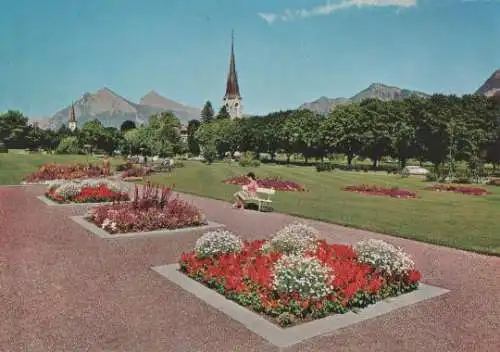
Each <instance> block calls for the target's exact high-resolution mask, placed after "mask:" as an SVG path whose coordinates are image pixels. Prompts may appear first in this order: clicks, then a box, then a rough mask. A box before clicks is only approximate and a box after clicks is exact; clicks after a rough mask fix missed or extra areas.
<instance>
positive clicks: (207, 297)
mask: <svg viewBox="0 0 500 352" xmlns="http://www.w3.org/2000/svg"><path fill="white" fill-rule="evenodd" d="M151 269H152V270H154V271H156V272H157V273H158V274H160V275H161V276H163V277H165V278H166V279H167V280H169V281H171V282H173V283H175V284H176V285H178V286H180V287H181V288H183V289H184V290H186V291H187V292H189V293H191V294H193V295H195V296H196V297H198V298H199V299H201V300H202V301H203V302H205V303H206V304H208V305H210V306H212V307H214V308H215V309H217V310H219V311H221V312H223V313H225V314H226V315H228V316H229V317H231V318H233V319H234V320H236V321H238V322H240V323H241V324H243V325H244V326H245V327H246V328H247V329H249V330H251V331H253V332H254V333H256V334H257V335H259V336H261V337H262V338H264V339H266V340H267V341H269V342H270V343H272V344H273V345H275V346H277V347H279V348H284V347H290V346H292V345H295V344H297V343H299V342H302V341H304V340H307V339H310V338H313V337H316V336H319V335H324V334H328V333H333V332H335V331H337V330H339V329H341V328H345V327H347V326H350V325H354V324H357V323H360V322H362V321H365V320H368V319H372V318H375V317H378V316H381V315H383V314H387V313H390V312H392V311H394V310H396V309H399V308H402V307H406V306H409V305H412V304H415V303H419V302H422V301H425V300H428V299H430V298H434V297H437V296H440V295H442V294H445V293H447V292H449V290H447V289H443V288H440V287H435V286H430V285H426V284H420V285H419V288H418V289H417V290H416V291H413V292H410V293H406V294H403V295H401V296H398V297H391V298H390V299H387V300H384V301H380V302H377V303H375V304H373V305H370V306H368V307H366V308H363V309H361V310H360V311H359V312H358V313H354V312H348V313H345V314H337V315H331V316H328V317H325V318H322V319H318V320H314V321H311V322H307V323H304V324H301V325H298V326H294V327H290V328H281V327H279V326H278V325H275V324H273V323H271V322H270V321H268V320H266V319H265V318H264V317H262V316H260V315H259V314H257V313H254V312H252V311H251V310H249V309H246V308H244V307H243V306H240V305H239V304H237V303H236V302H233V301H231V300H228V299H227V298H225V297H224V296H222V295H221V294H219V293H217V292H215V291H214V290H212V289H210V288H208V287H206V286H204V285H203V284H201V283H199V282H197V281H195V280H193V279H191V278H189V277H188V276H187V275H185V274H183V273H181V272H179V270H178V269H179V265H178V264H170V265H162V266H156V267H152V268H151Z"/></svg>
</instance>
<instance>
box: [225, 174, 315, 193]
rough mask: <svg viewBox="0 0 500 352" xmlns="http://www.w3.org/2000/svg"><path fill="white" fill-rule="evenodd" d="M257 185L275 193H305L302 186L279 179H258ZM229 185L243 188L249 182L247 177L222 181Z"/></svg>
mask: <svg viewBox="0 0 500 352" xmlns="http://www.w3.org/2000/svg"><path fill="white" fill-rule="evenodd" d="M256 181H257V184H258V185H259V187H262V188H270V189H274V190H275V191H280V192H303V191H305V188H304V186H302V185H299V184H298V183H295V182H293V181H287V180H282V179H280V178H271V177H268V178H258V179H257V180H256ZM222 182H224V183H227V184H231V185H239V186H243V185H246V184H248V183H249V182H250V180H249V179H248V177H247V176H237V177H233V178H230V179H227V180H224V181H222Z"/></svg>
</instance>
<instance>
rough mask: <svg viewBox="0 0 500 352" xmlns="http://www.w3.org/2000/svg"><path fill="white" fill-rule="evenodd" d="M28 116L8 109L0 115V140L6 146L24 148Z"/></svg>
mask: <svg viewBox="0 0 500 352" xmlns="http://www.w3.org/2000/svg"><path fill="white" fill-rule="evenodd" d="M28 130H29V128H28V118H27V117H25V116H24V115H23V114H22V113H21V112H20V111H14V110H9V111H7V112H6V113H4V114H1V115H0V141H2V142H3V143H4V144H5V146H6V147H7V148H11V149H16V148H17V149H19V148H26V140H25V137H26V135H27V133H28Z"/></svg>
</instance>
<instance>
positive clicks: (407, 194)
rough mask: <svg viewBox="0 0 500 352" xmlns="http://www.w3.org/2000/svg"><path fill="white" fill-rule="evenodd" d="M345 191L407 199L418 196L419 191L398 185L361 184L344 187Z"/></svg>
mask: <svg viewBox="0 0 500 352" xmlns="http://www.w3.org/2000/svg"><path fill="white" fill-rule="evenodd" d="M344 191H347V192H356V193H361V194H367V195H372V196H386V197H392V198H406V199H414V198H418V196H417V193H415V192H412V191H409V190H407V189H402V188H398V187H391V188H387V187H380V186H367V185H359V186H347V187H344Z"/></svg>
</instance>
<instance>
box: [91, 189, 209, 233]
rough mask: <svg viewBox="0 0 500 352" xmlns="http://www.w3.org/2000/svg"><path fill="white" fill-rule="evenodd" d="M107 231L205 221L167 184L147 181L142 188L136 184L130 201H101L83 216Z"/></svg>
mask: <svg viewBox="0 0 500 352" xmlns="http://www.w3.org/2000/svg"><path fill="white" fill-rule="evenodd" d="M85 219H86V220H87V221H90V222H92V223H93V224H95V225H97V226H99V227H100V228H102V229H104V230H105V231H107V232H108V233H112V234H113V233H128V232H146V231H154V230H163V229H165V230H167V229H168V230H173V229H180V228H185V227H196V226H203V225H206V224H207V221H206V219H205V215H204V214H203V213H202V212H201V211H200V210H199V209H198V208H197V207H195V206H194V205H192V204H190V203H188V202H186V201H184V200H181V199H179V198H172V192H171V189H170V188H166V187H159V186H152V185H151V184H147V185H146V186H145V188H144V190H143V192H142V194H141V193H140V192H139V188H138V186H137V185H136V186H135V192H134V196H133V198H132V201H131V202H127V203H115V204H111V205H100V206H98V207H96V208H94V209H92V210H90V211H89V213H88V214H87V215H86V216H85Z"/></svg>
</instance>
